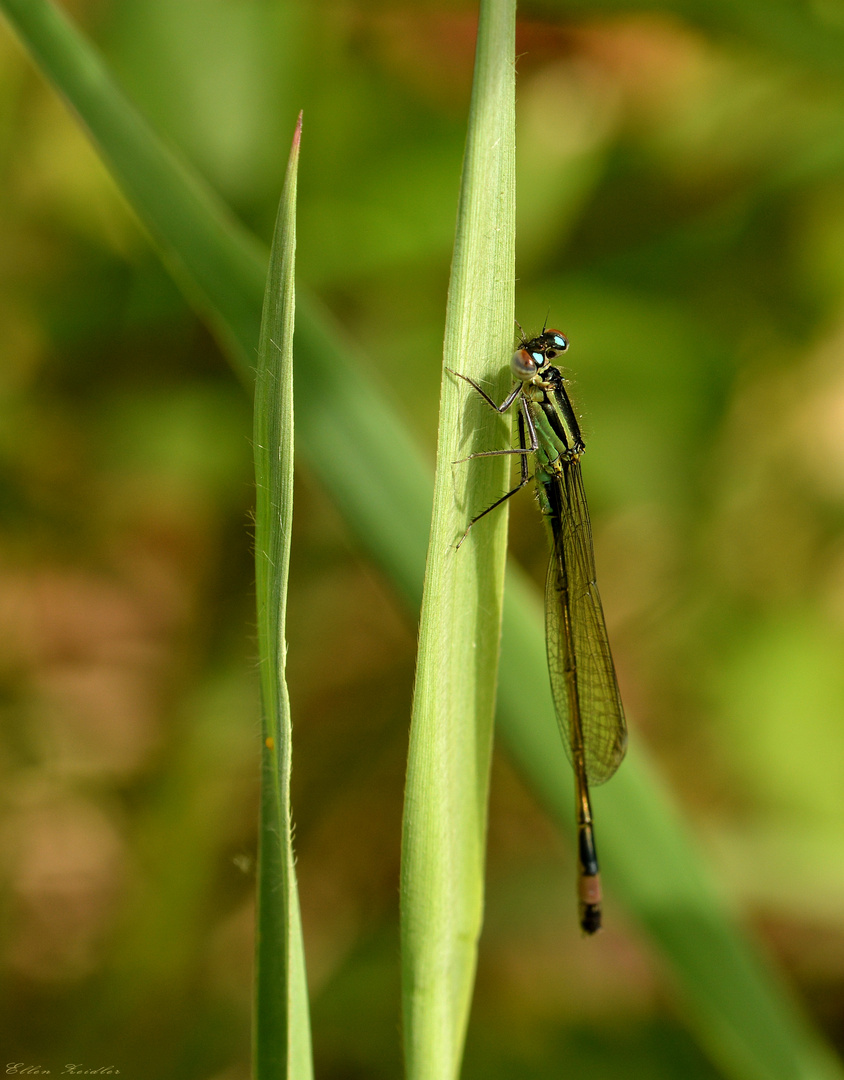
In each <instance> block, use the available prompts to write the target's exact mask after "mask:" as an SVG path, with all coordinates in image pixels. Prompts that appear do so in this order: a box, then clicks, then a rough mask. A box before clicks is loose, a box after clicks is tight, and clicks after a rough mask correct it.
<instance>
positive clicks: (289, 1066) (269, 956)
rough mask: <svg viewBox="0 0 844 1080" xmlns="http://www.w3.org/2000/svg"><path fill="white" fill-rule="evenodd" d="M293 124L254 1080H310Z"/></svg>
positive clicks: (262, 529)
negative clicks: (293, 668)
mask: <svg viewBox="0 0 844 1080" xmlns="http://www.w3.org/2000/svg"><path fill="white" fill-rule="evenodd" d="M301 134H302V116H301V114H300V115H299V122H298V123H297V125H296V134H295V135H294V137H293V146H292V148H291V151H290V161H289V163H288V166H287V176H286V178H285V182H284V190H283V191H282V195H281V202H280V204H279V208H278V217H277V219H276V226H275V234H274V236H273V245H272V251H271V253H270V267H269V273H268V275H267V288H266V291H265V293H264V314H263V318H262V320H261V337H260V345H259V347H258V368H257V371H256V373H255V418H254V427H253V443H254V452H255V591H256V596H257V605H258V653H259V660H260V670H261V712H262V735H263V747H262V751H261V820H260V827H259V833H258V904H257V930H256V948H255V1010H254V1032H253V1038H254V1047H253V1050H254V1064H253V1074H254V1076H255V1077H256V1080H277V1078H279V1077H288V1078H290V1080H310V1078H311V1077H312V1076H313V1064H312V1060H311V1035H310V1021H309V1016H308V987H307V983H306V980H305V952H304V947H303V944H302V923H301V918H300V915H299V896H298V892H297V889H296V870H295V867H294V862H293V838H292V830H291V818H290V760H291V738H292V732H291V723H290V701H289V698H288V694H287V683H286V681H285V675H284V672H285V665H286V660H287V643H286V638H285V616H286V612H287V574H288V567H289V564H290V531H291V526H292V522H293V317H294V309H295V289H294V277H293V271H294V262H295V253H296V174H297V169H298V165H299V142H300V138H301Z"/></svg>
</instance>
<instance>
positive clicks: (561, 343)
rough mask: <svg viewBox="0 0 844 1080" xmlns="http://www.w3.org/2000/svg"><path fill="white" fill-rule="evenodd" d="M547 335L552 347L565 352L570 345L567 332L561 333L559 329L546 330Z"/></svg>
mask: <svg viewBox="0 0 844 1080" xmlns="http://www.w3.org/2000/svg"><path fill="white" fill-rule="evenodd" d="M545 336H546V337H547V338H548V339H549V341H550V344H551V348H552V349H556V350H557V351H558V352H565V351H566V349H567V348H568V347H569V340H568V338H567V337H566V335H565V334H561V333H560V331H559V330H546V331H545Z"/></svg>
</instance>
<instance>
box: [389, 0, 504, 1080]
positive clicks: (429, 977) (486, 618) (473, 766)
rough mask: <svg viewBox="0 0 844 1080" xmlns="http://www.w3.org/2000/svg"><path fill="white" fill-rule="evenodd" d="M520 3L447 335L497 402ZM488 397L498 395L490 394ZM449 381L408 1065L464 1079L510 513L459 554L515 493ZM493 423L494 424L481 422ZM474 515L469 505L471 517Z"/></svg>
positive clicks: (498, 438)
mask: <svg viewBox="0 0 844 1080" xmlns="http://www.w3.org/2000/svg"><path fill="white" fill-rule="evenodd" d="M514 47H515V4H514V3H513V0H483V2H482V3H481V5H480V21H479V27H478V43H477V50H476V54H475V78H474V84H473V90H472V103H471V107H470V115H469V129H468V134H467V139H466V151H465V157H464V162H463V176H462V180H461V188H460V204H459V209H458V218H457V235H456V240H455V249H454V258H453V261H452V268H451V283H450V287H449V295H448V310H447V314H446V328H445V345H444V353H445V364H446V368H447V369H448V368H451V369H452V370H453V371H459V372H462V373H465V374H468V375H471V376H472V377H473V378H475V379H478V380H480V381H482V382H484V383H486V384H488V385H491V386H492V387H493V388H495V387H497V390H498V391H502V390H503V387H502V385H501V383H502V360H503V359H505V358H507V357H508V356H509V354H510V350H511V346H512V341H513V304H514V287H515V236H514V233H515V181H514V166H515V161H514V157H515V154H514V146H515V116H514V111H515V106H514V95H515V72H514ZM493 392H496V391H495V390H494V391H493ZM482 405H483V402H481V401H480V399H478V398H477V395H474V396H472V397H470V398H468V404H467V394H466V387H465V384H464V383H463V382H461V381H459V380H457V379H456V378H455V377H454V376H453V375H452V374H451V373H450V372H449V371H448V370H446V371H444V373H443V384H442V393H441V399H440V428H439V450H438V464H437V477H436V482H435V491H434V514H433V522H432V527H431V536H430V542H429V546H428V563H427V570H426V578H425V590H424V595H423V600H422V617H421V622H420V630H419V656H418V662H417V670H416V690H415V696H414V703H413V718H412V721H411V731H410V751H409V758H408V769H407V786H406V791H405V813H404V832H403V850H402V875H401V927H402V985H403V1008H404V1043H405V1067H406V1072H407V1075H408V1077H410V1078H411V1080H422V1078H428V1077H430V1078H432V1080H433V1078H435V1077H436V1078H438V1080H440V1078H441V1080H445V1078H447V1077H453V1076H457V1074H458V1072H459V1069H460V1060H461V1055H462V1051H463V1040H464V1037H465V1031H466V1023H467V1019H468V1014H469V1005H470V1002H471V995H472V984H473V981H474V974H475V964H476V953H477V941H478V935H479V934H480V928H481V919H482V912H483V874H484V847H485V840H486V815H487V795H488V787H489V761H490V750H491V743H492V720H493V710H494V705H495V686H496V677H497V670H498V651H499V640H500V625H501V604H502V592H503V585H504V560H505V548H506V523H507V522H506V514H505V513H502V514H501V515H497V516H494V517H492V518H491V519H490V520H489V521H487V522H485V523H484V524H483V525H482V526H480V525H479V526H478V528H477V529H476V530H475V533H474V534H473V535H472V536H471V537H470V538H469V540H468V541H467V543H466V544H465V545H464V546H463V547H462V548H461V550H460V551H456V550H455V545H456V543H457V541H458V539H459V538H460V535H461V533H462V532H463V529H464V528H465V525H466V521H467V514H468V513H470V512H476V511H477V510H478V509H483V507H484V506H485V505H489V503H491V502H493V501H494V499H495V498H497V496H498V495H499V494H500V492H501V490H502V489H503V487H504V485H505V484H506V476H507V472H508V470H507V464H506V463H507V461H508V459H507V458H506V457H499V458H487V459H483V460H482V461H474V462H471V463H469V462H467V463H465V464H462V465H457V466H455V465H454V464H453V462H454V461H455V459H457V458H464V457H466V455H467V454H469V453H471V452H472V451H475V450H488V449H490V448H492V447H495V446H496V445H497V446H501V447H503V446H504V445H505V433H506V425H504V424H502V423H501V421H500V420H498V418H496V417H495V415H494V414H492V416H491V417H490V410H489V409H486V410H484V409H483V408H482V407H480V406H482ZM485 413H486V415H485ZM470 508H472V509H471V510H470Z"/></svg>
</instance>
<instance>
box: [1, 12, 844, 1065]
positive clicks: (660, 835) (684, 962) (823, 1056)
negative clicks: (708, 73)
mask: <svg viewBox="0 0 844 1080" xmlns="http://www.w3.org/2000/svg"><path fill="white" fill-rule="evenodd" d="M0 11H5V13H6V14H7V15H8V17H9V19H10V21H11V23H12V25H13V26H14V27H15V28H16V29H17V31H18V33H19V35H20V37H21V39H22V40H23V41H24V43H25V44H26V46H27V48H28V49H29V50H30V52H31V53H32V55H33V56H34V57H35V59H36V60H37V61H38V62H39V63H40V64H41V66H42V68H43V70H44V73H45V75H46V76H47V77H48V78H50V79H52V80H53V82H54V83H55V85H56V86H57V88H58V89H59V90H60V91H61V92H62V93H63V94H64V95H65V97H66V98H67V99H68V100H69V101H70V102H71V104H72V105H73V106H74V107H75V108H76V110H77V112H78V113H79V114H80V116H81V118H82V120H83V122H84V123H85V124H86V125H87V127H88V130H89V131H90V132H91V133H92V135H93V137H94V138H95V141H97V142H98V145H99V146H100V149H101V151H102V153H103V156H104V157H105V159H106V161H107V162H108V163H109V164H110V165H111V167H112V168H113V170H114V172H115V176H116V178H117V180H118V182H119V183H120V184H121V186H122V187H123V190H124V193H125V194H126V195H127V198H129V199H130V201H131V203H132V205H133V208H134V209H135V211H136V213H137V214H138V216H139V217H140V219H141V220H142V221H143V223H144V224H145V225H146V227H147V229H148V230H149V231H150V233H151V234H152V235H153V237H154V238H155V240H156V242H157V243H158V245H159V247H160V248H161V250H162V251H163V252H164V253H165V257H166V258H167V261H168V264H169V265H170V266H171V267H174V266H175V267H177V268H178V270H177V279H178V280H179V282H180V283H181V284H182V285H183V286H184V287H185V288H186V291H187V293H188V296H189V298H191V299H193V301H194V302H198V303H199V305H200V310H202V311H204V313H205V315H206V316H207V317H208V318H209V321H210V322H211V323H212V326H215V327H216V328H217V330H218V331H219V332H220V333H221V336H222V339H223V340H224V341H227V342H228V343H229V347H230V349H231V355H232V359H233V361H234V363H235V364H236V365H237V366H238V368H239V370H240V371H241V372H246V373H248V371H249V368H250V365H252V364H253V363H254V346H255V343H256V342H257V340H258V326H259V319H260V311H261V297H262V289H263V281H264V272H265V265H266V257H265V254H264V253H262V250H261V248H260V247H259V246H258V245H257V244H256V243H255V242H254V241H253V240H251V239H250V238H248V236H247V234H246V233H245V232H244V231H243V230H242V229H241V228H240V227H239V226H238V225H237V224H236V223H235V222H234V221H233V219H232V218H231V217H230V216H229V215H228V214H227V213H226V212H225V210H224V208H223V207H222V206H221V204H220V203H219V201H218V200H217V199H215V198H214V197H213V195H211V194H210V193H209V192H208V191H207V189H206V188H205V187H204V185H203V184H202V182H201V181H200V180H198V179H197V178H196V177H195V176H194V175H193V174H191V173H189V172H188V171H187V170H186V169H185V168H184V167H183V166H182V165H181V164H179V163H178V162H177V160H176V159H175V158H174V157H173V156H172V155H171V154H170V153H169V152H168V151H167V150H166V149H164V148H163V147H162V145H161V144H160V143H159V142H158V140H157V139H156V137H155V135H154V134H153V132H152V131H151V129H150V128H149V127H148V125H147V124H146V123H145V122H144V121H143V120H142V119H141V118H140V117H139V115H138V114H137V112H136V111H135V110H134V109H133V108H132V106H131V105H130V104H129V103H128V102H127V101H126V100H125V98H124V97H123V96H122V94H121V92H120V91H119V89H118V88H117V86H116V84H115V83H114V81H113V80H112V79H111V77H110V76H109V74H108V72H107V71H106V69H105V68H104V67H103V65H102V62H101V60H100V59H99V57H98V56H97V54H96V53H95V52H94V51H93V50H92V49H91V47H90V46H89V45H88V44H87V43H86V42H85V41H84V39H82V38H81V37H80V36H79V35H78V33H76V32H75V31H74V30H73V29H72V28H71V27H70V25H69V24H68V23H67V22H66V21H65V20H64V18H63V17H62V16H60V15H59V14H58V13H57V12H56V11H55V9H54V8H53V7H52V6H51V5H50V4H48V3H46V2H45V0H0ZM106 120H107V121H108V122H107V123H106V122H105V121H106ZM135 169H137V170H138V173H139V175H143V174H145V173H147V174H148V173H149V172H150V170H154V171H155V176H156V183H157V185H158V190H157V191H156V190H154V186H153V185H151V184H145V185H138V184H135V183H133V177H132V173H133V172H134V170H135ZM159 203H160V205H159ZM176 208H180V209H181V211H182V212H183V213H184V214H185V215H187V217H188V219H189V220H188V221H178V220H177V214H176ZM202 251H205V252H207V256H208V260H209V262H208V265H207V266H203V265H201V264H200V262H199V255H200V253H201V252H202ZM300 294H301V290H300ZM297 326H298V331H297V338H296V348H295V352H294V363H295V365H296V369H297V370H298V369H299V367H301V370H302V371H303V372H304V373H305V374H307V372H308V371H312V370H313V365H314V364H315V363H316V362H317V361H318V360H323V359H324V357H325V356H326V355H329V354H330V355H331V357H332V372H333V383H334V386H335V388H336V389H337V393H336V394H334V393H327V392H325V388H324V387H315V386H314V384H313V382H312V381H311V380H309V379H307V378H301V379H298V381H297V384H296V386H297V389H296V413H297V436H298V438H299V448H300V449H301V451H302V452H303V453H304V454H305V456H306V457H307V458H308V461H309V464H310V466H311V468H312V469H313V470H314V472H315V473H316V474H317V475H318V476H319V477H320V478H321V480H322V481H323V483H324V485H325V487H326V489H327V490H328V491H330V492H331V493H332V496H333V498H334V499H335V501H336V503H337V505H338V506H339V508H340V509H341V511H342V512H343V514H344V516H345V518H346V521H347V522H348V524H349V526H350V528H351V529H352V530H353V531H354V532H355V534H356V536H357V538H358V541H359V543H360V544H361V545H362V547H364V548H365V549H366V550H368V551H369V552H370V553H371V555H372V557H373V558H374V559H375V560H376V561H377V563H378V564H379V565H380V566H381V567H382V568H383V569H384V571H385V573H386V574H387V575H388V576H389V577H390V579H391V580H392V581H393V582H394V584H395V586H396V588H397V589H398V590H399V591H400V592H401V594H402V595H403V597H404V598H405V600H406V602H407V603H408V606H412V607H416V606H418V604H419V602H420V598H421V594H422V567H423V565H424V555H425V538H426V536H427V530H428V516H429V510H430V505H431V480H430V474H429V472H428V470H427V468H426V466H425V462H424V459H423V456H422V454H421V453H420V451H419V449H418V447H417V446H416V445H415V444H414V442H413V441H412V440H411V439H410V438H409V437H408V434H407V430H406V426H404V425H403V424H402V423H401V421H400V419H399V418H397V416H396V415H395V413H394V411H393V410H392V409H391V408H390V406H389V405H388V404H387V402H386V401H385V399H384V397H383V396H382V395H381V394H380V393H379V391H378V390H377V389H376V387H375V386H374V385H373V384H372V383H371V382H368V381H367V380H365V379H364V378H362V376H361V375H360V370H359V368H357V367H356V365H355V363H354V358H353V357H351V356H350V355H349V351H348V349H347V347H346V346H344V345H343V344H342V336H341V335H340V333H339V332H338V331H337V330H336V329H335V328H334V327H333V326H332V325H331V324H330V322H329V321H328V320H327V319H326V317H325V316H324V314H323V313H322V312H321V311H320V309H319V308H318V307H317V306H316V305H315V304H313V303H312V302H308V303H305V304H303V300H302V297H301V295H300V296H299V299H298V304H297ZM504 355H505V357H506V353H505V354H504ZM481 419H482V414H480V415H479V416H478V417H477V420H478V422H480V421H481ZM474 422H475V417H473V423H474ZM335 447H339V448H342V453H333V452H332V451H333V449H334V448H335ZM469 449H470V450H471V447H470V448H469ZM478 464H480V463H478ZM458 468H459V466H458ZM474 497H475V496H474V495H473V496H472V498H473V499H474ZM385 511H388V512H385ZM462 550H463V549H462V548H461V552H462ZM505 601H506V602H505V612H504V634H503V642H502V653H501V666H500V687H499V703H498V722H499V725H500V730H501V733H502V735H503V737H504V739H505V740H506V742H507V744H508V746H509V749H510V752H511V754H512V755H513V756H514V757H515V758H516V760H517V761H518V762H519V764H520V766H521V768H522V770H523V771H524V774H525V775H526V777H528V779H529V782H530V783H531V785H532V786H533V788H534V790H535V791H536V792H537V793H538V794H539V795H540V796H541V797H542V798H543V799H544V800H545V802H546V804H547V805H548V806H549V808H550V810H551V812H552V813H553V814H554V815H555V817H556V818H557V819H558V820H559V822H560V824H561V827H562V828H564V829H569V828H570V821H571V813H570V807H571V770H570V769H569V767H568V763H567V762H566V760H565V755H564V752H563V749H562V745H561V743H560V738H559V734H558V731H557V726H556V720H555V718H554V713H553V706H552V704H551V698H550V691H549V690H548V684H547V672H546V670H545V655H544V645H542V641H543V630H542V619H541V614H540V612H541V606H540V603H541V602H540V599H539V597H538V596H537V594H536V590H533V589H531V588H530V587H529V586H528V585H527V584H526V582H525V581H524V578H523V576H522V575H520V574H517V573H515V572H512V571H511V573H510V574H509V576H508V585H507V592H506V594H505ZM634 720H635V718H634ZM633 744H634V748H635V746H636V736H635V727H634V730H633ZM595 803H596V806H598V805H599V807H600V813H601V857H602V862H603V866H604V870H605V884H606V886H607V893H608V899H609V901H610V903H611V902H612V900H613V897H616V896H617V897H618V898H619V899H621V900H623V902H624V904H625V905H626V907H627V909H628V910H629V912H630V914H631V915H632V916H633V917H634V918H635V919H637V920H638V921H639V923H640V925H641V926H642V927H643V928H644V930H645V931H646V932H647V933H648V935H649V936H650V938H651V940H652V942H653V944H654V946H655V948H656V949H657V950H658V951H659V952H660V954H661V956H662V957H663V959H664V961H665V963H666V966H667V967H668V968H669V970H670V972H671V974H672V975H673V978H674V981H675V983H676V985H677V986H678V987H679V988H680V989H681V991H682V995H683V1000H684V1001H685V1004H686V1012H685V1015H686V1019H687V1022H688V1024H689V1026H690V1028H691V1030H692V1031H693V1032H694V1033H695V1035H696V1037H697V1039H698V1041H699V1042H700V1043H701V1045H702V1046H704V1047H705V1048H706V1049H707V1050H708V1052H709V1053H710V1055H711V1056H712V1058H713V1059H714V1060H715V1061H716V1062H717V1063H718V1065H719V1067H720V1068H721V1069H722V1071H723V1073H724V1075H725V1076H731V1077H735V1078H736V1080H745V1078H747V1077H752V1078H759V1080H786V1078H788V1080H800V1078H806V1080H809V1078H812V1080H827V1078H828V1080H835V1078H838V1080H841V1078H842V1077H844V1070H842V1068H841V1066H840V1064H839V1063H838V1062H837V1060H836V1059H835V1057H834V1055H833V1052H832V1051H831V1050H830V1049H829V1047H828V1046H827V1044H826V1043H825V1042H824V1041H823V1040H822V1038H821V1037H820V1036H819V1035H818V1034H817V1032H816V1031H815V1030H813V1029H812V1028H811V1026H810V1025H809V1023H808V1021H807V1020H806V1018H805V1016H804V1015H803V1013H802V1011H801V1010H800V1008H799V1007H798V1006H797V1005H796V1004H795V1003H794V1001H793V999H792V997H791V995H790V993H789V991H788V989H787V988H784V987H783V986H782V984H781V983H780V981H779V979H778V978H777V977H776V976H775V975H774V974H772V972H771V970H770V966H769V963H768V961H767V959H766V957H765V956H764V954H763V953H762V951H761V950H759V948H758V947H757V946H756V945H755V943H754V942H753V941H752V940H751V939H750V938H749V937H747V936H746V935H744V934H743V933H742V931H741V929H740V928H739V925H738V923H737V921H736V919H735V917H734V915H733V913H732V912H731V911H730V910H729V909H728V908H727V907H726V905H725V904H724V902H723V900H722V899H721V897H720V895H719V893H718V890H717V889H716V886H715V884H714V882H713V881H712V879H711V876H710V874H709V872H708V870H707V868H706V866H705V865H704V863H703V861H702V860H701V858H700V856H699V855H698V854H697V851H696V848H695V844H694V840H693V839H692V837H691V836H690V835H689V834H688V833H687V831H686V830H685V828H684V826H683V824H682V820H681V816H680V815H679V813H678V811H677V809H676V807H674V806H673V805H672V801H671V799H670V796H669V794H668V792H667V790H666V789H665V787H664V785H663V784H662V782H661V781H660V779H659V778H658V776H656V775H655V774H654V773H653V771H652V769H650V768H649V767H648V766H647V763H646V761H645V760H644V754H643V752H642V751H641V750H640V751H639V753H638V754H637V753H635V749H634V750H633V751H631V754H630V756H629V758H628V760H626V761H625V762H624V765H623V767H622V768H621V769H620V770H619V772H618V774H617V775H616V776H615V777H614V778H613V780H612V782H611V783H610V784H607V785H606V787H605V788H603V789H599V790H598V791H597V792H596V793H595ZM681 899H682V902H680V900H681ZM563 917H566V916H565V915H564V914H561V918H563ZM772 1033H773V1034H772Z"/></svg>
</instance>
